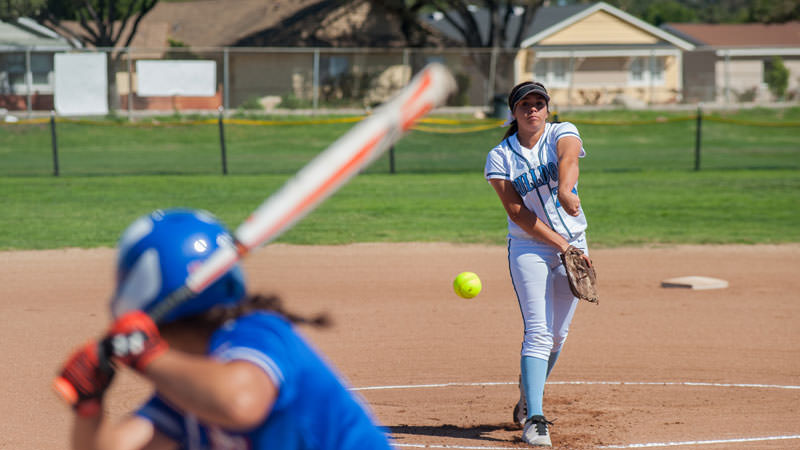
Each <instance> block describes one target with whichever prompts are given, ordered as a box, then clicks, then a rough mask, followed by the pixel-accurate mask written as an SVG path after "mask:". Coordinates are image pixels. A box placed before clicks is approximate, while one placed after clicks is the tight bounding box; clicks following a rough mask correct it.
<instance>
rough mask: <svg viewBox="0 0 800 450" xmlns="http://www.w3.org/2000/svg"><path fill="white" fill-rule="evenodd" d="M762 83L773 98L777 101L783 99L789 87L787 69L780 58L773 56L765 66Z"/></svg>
mask: <svg viewBox="0 0 800 450" xmlns="http://www.w3.org/2000/svg"><path fill="white" fill-rule="evenodd" d="M764 81H765V82H766V83H767V86H769V90H770V91H771V92H772V93H773V94H774V95H775V97H777V98H778V99H779V100H781V99H783V96H784V94H786V88H787V87H789V69H787V68H786V65H784V64H783V59H782V58H781V57H780V56H773V57H772V60H771V61H770V62H769V64H767V68H766V72H765V73H764Z"/></svg>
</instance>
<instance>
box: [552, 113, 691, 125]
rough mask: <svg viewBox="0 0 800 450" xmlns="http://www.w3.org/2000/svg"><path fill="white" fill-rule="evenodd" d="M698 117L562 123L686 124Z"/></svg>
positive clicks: (587, 120)
mask: <svg viewBox="0 0 800 450" xmlns="http://www.w3.org/2000/svg"><path fill="white" fill-rule="evenodd" d="M696 119H697V116H696V115H692V116H684V117H659V118H656V119H651V120H593V119H574V120H562V122H571V123H574V124H576V125H655V124H659V123H671V122H686V121H689V120H696Z"/></svg>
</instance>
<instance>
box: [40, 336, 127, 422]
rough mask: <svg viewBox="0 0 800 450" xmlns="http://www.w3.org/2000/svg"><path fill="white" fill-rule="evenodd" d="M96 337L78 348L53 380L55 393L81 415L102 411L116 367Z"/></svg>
mask: <svg viewBox="0 0 800 450" xmlns="http://www.w3.org/2000/svg"><path fill="white" fill-rule="evenodd" d="M101 352H102V349H101V347H100V345H99V343H98V342H97V341H96V340H94V339H93V340H91V341H89V342H87V343H86V344H84V345H83V346H81V347H80V348H79V349H78V350H76V351H75V352H74V353H73V354H72V355H71V356H70V357H69V359H68V360H67V362H66V363H65V364H64V367H63V368H62V369H61V373H60V374H59V376H58V377H57V378H56V379H55V380H54V381H53V388H54V389H55V390H56V392H57V393H58V394H59V395H60V396H61V397H62V398H63V399H64V400H65V401H66V402H67V403H69V404H70V405H72V408H73V409H74V410H75V413H76V414H78V415H79V416H82V417H94V416H96V415H97V414H99V413H100V410H101V403H102V400H103V394H105V392H106V389H108V387H109V386H110V385H111V381H112V380H113V379H114V373H115V371H114V368H113V367H111V365H110V364H109V361H108V359H107V358H104V357H103V356H102V354H101Z"/></svg>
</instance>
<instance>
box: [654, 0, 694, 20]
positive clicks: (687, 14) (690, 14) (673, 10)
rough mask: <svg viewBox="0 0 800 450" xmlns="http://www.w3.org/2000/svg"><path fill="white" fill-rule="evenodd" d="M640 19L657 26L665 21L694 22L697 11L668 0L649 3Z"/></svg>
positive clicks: (673, 0)
mask: <svg viewBox="0 0 800 450" xmlns="http://www.w3.org/2000/svg"><path fill="white" fill-rule="evenodd" d="M642 19H644V20H645V21H646V22H649V23H651V24H653V25H655V26H657V27H658V26H661V24H663V23H666V22H696V21H697V13H695V11H694V10H693V9H691V8H689V7H688V6H685V5H682V4H680V3H679V2H677V1H675V0H669V1H663V2H657V3H651V4H650V6H648V7H647V9H646V10H645V12H644V15H643V16H642Z"/></svg>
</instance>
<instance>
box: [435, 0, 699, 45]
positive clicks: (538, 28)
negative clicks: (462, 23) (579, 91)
mask: <svg viewBox="0 0 800 450" xmlns="http://www.w3.org/2000/svg"><path fill="white" fill-rule="evenodd" d="M597 11H605V12H606V13H608V14H611V15H613V16H615V17H617V18H619V19H620V20H622V21H625V22H628V23H630V24H631V25H633V26H635V27H637V28H639V29H641V30H642V31H644V32H646V33H649V34H652V35H654V36H656V37H658V38H659V39H660V40H662V41H664V42H666V43H669V44H672V45H674V46H676V47H680V48H682V49H685V50H688V49H691V48H693V47H694V45H693V44H692V43H691V42H688V41H686V40H684V39H681V38H680V37H678V36H675V35H673V34H670V33H668V32H666V31H664V30H661V29H659V28H657V27H654V26H652V25H650V24H648V23H647V22H644V21H642V20H640V19H637V18H636V17H634V16H632V15H630V14H628V13H626V12H624V11H622V10H620V9H618V8H615V7H613V6H611V5H609V4H608V3H605V2H597V3H588V4H578V5H567V6H542V7H540V8H539V9H537V10H536V15H535V16H534V18H533V20H532V21H531V23H530V24H529V25H528V27H527V28H526V29H525V31H524V33H523V36H524V38H523V40H522V42H521V43H520V46H521V47H531V46H534V45H536V44H537V43H538V42H540V41H542V40H544V39H546V38H547V37H550V36H552V35H553V34H555V33H557V32H559V31H561V30H563V29H564V28H566V27H568V26H570V25H572V24H574V23H577V22H579V21H581V20H583V19H584V18H586V17H588V16H589V15H591V14H594V13H595V12H597ZM473 15H474V17H475V18H476V21H477V23H478V27H479V28H480V33H481V36H482V37H484V38H485V36H486V33H488V27H489V14H488V11H487V10H486V9H485V8H480V9H477V10H476V11H474V12H473ZM425 20H426V21H427V22H428V23H431V24H432V25H433V26H435V27H436V28H437V29H438V30H439V31H440V32H442V33H443V34H445V35H447V36H448V37H450V38H452V39H457V40H459V41H461V42H463V40H464V38H463V37H462V36H461V34H460V33H459V32H458V30H457V29H456V27H454V26H453V25H452V24H451V23H449V22H448V21H447V20H445V18H444V16H443V14H442V13H433V14H427V15H426V17H425ZM456 20H457V18H456ZM521 22H522V15H521V14H514V15H513V16H512V17H511V19H510V20H509V26H508V32H509V34H510V35H514V34H515V33H516V32H517V30H518V29H519V27H520V26H521ZM483 41H484V42H485V39H483Z"/></svg>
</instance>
